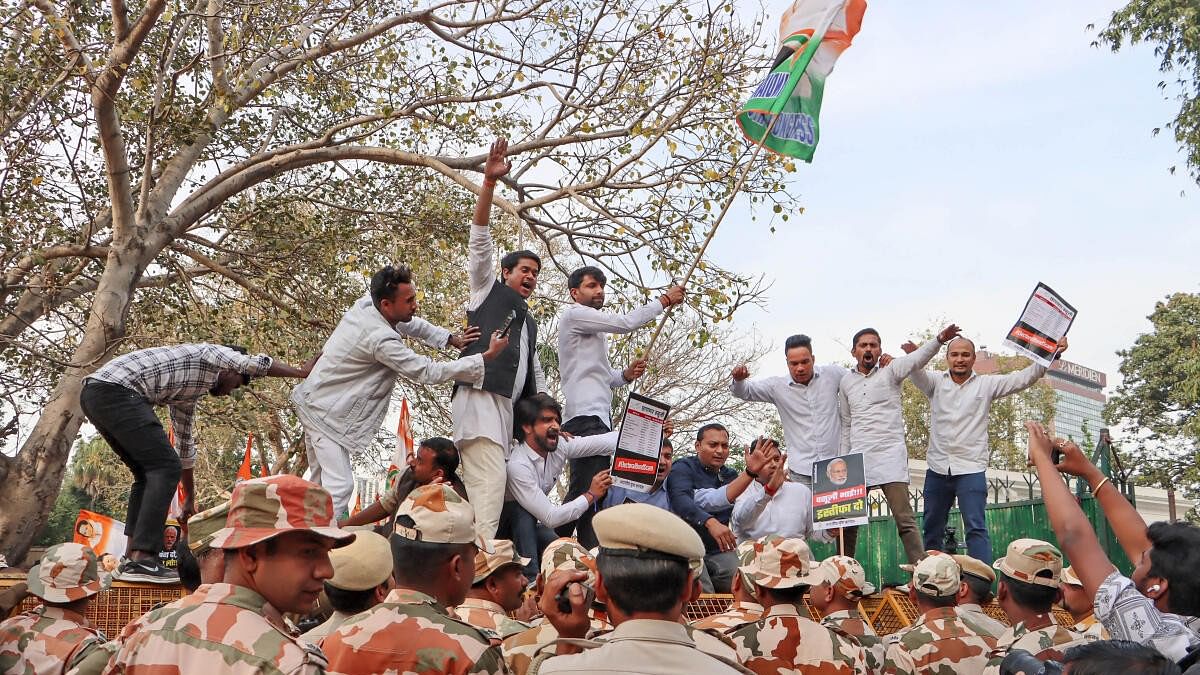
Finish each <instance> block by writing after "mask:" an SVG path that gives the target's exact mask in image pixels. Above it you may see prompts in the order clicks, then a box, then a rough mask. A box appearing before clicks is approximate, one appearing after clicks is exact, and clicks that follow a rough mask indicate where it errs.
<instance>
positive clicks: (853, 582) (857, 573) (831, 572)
mask: <svg viewBox="0 0 1200 675" xmlns="http://www.w3.org/2000/svg"><path fill="white" fill-rule="evenodd" d="M819 569H820V574H821V576H822V577H823V578H824V580H825V581H826V582H827V583H828V584H829V585H830V586H832V587H833V589H834V590H835V591H837V593H838V595H841V596H842V597H843V598H846V599H848V600H858V599H859V598H861V597H863V596H864V595H870V594H872V593H874V592H875V586H874V584H871V583H870V582H868V581H867V573H866V571H865V570H864V569H863V566H862V563H860V562H858V561H857V560H855V559H854V558H851V557H850V556H847V555H835V556H830V557H828V558H826V559H824V560H822V561H821V565H820V568H819Z"/></svg>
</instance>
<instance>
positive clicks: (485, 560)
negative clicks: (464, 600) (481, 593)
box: [471, 539, 529, 584]
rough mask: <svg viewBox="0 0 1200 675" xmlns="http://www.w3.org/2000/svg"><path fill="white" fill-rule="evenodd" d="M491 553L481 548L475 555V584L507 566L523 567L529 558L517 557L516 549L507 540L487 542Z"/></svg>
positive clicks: (473, 582)
mask: <svg viewBox="0 0 1200 675" xmlns="http://www.w3.org/2000/svg"><path fill="white" fill-rule="evenodd" d="M488 546H489V547H490V548H491V549H492V550H491V551H485V550H483V549H482V548H481V549H479V552H478V553H476V554H475V579H474V581H472V582H471V583H472V584H477V583H479V582H481V581H483V580H484V579H487V578H488V577H490V576H492V575H493V574H495V573H496V572H499V571H500V570H501V569H503V568H505V567H508V566H509V565H516V566H517V567H524V566H526V565H528V564H529V558H522V557H521V556H520V555H517V548H516V547H515V546H513V543H512V542H511V541H509V540H508V539H492V540H490V541H489V542H488Z"/></svg>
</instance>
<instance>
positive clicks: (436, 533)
mask: <svg viewBox="0 0 1200 675" xmlns="http://www.w3.org/2000/svg"><path fill="white" fill-rule="evenodd" d="M401 516H408V517H409V518H412V522H413V525H412V526H411V527H409V526H407V525H401V524H400V517H401ZM395 533H396V536H399V537H403V538H404V539H411V540H414V541H424V542H428V543H431V544H475V545H476V546H478V547H479V548H480V549H484V550H486V549H488V548H489V546H488V544H487V542H485V541H484V540H482V539H480V538H479V536H478V535H477V534H475V510H474V509H472V508H471V504H470V502H468V501H467V500H465V499H463V498H462V497H460V496H459V494H458V493H457V492H455V491H454V488H452V487H450V484H449V483H430V484H429V485H422V486H420V487H418V488H416V489H415V490H413V491H412V492H410V493H408V497H407V498H405V500H404V502H403V503H401V504H400V508H399V509H398V510H397V511H396V527H395Z"/></svg>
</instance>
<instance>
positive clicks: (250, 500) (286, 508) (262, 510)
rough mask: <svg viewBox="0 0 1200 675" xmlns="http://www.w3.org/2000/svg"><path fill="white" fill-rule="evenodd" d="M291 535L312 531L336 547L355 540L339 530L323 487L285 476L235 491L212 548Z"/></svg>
mask: <svg viewBox="0 0 1200 675" xmlns="http://www.w3.org/2000/svg"><path fill="white" fill-rule="evenodd" d="M288 532H312V533H314V534H318V535H321V536H322V537H328V538H330V539H332V540H333V541H334V546H335V547H337V546H345V545H346V544H349V543H350V542H352V541H354V533H353V532H347V531H346V530H343V529H339V528H338V526H337V521H336V520H334V517H333V499H332V498H330V496H329V493H328V492H326V491H325V488H323V487H321V486H320V485H315V484H313V483H310V482H308V481H306V480H304V479H303V478H300V477H298V476H292V475H290V474H282V475H279V476H268V477H266V478H253V479H251V480H244V481H242V482H240V483H238V484H237V487H235V488H233V496H232V497H230V498H229V515H228V516H227V517H226V519H225V527H223V528H221V529H220V530H217V531H216V532H214V533H213V538H212V542H210V543H209V546H211V547H213V548H222V549H231V548H245V547H246V546H253V545H254V544H257V543H259V542H262V541H266V540H268V539H273V538H275V537H278V536H279V535H281V534H286V533H288Z"/></svg>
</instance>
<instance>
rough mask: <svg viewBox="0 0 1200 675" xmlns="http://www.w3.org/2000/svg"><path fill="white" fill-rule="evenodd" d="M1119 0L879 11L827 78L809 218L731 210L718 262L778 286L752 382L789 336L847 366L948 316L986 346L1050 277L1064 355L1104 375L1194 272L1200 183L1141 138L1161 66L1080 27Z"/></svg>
mask: <svg viewBox="0 0 1200 675" xmlns="http://www.w3.org/2000/svg"><path fill="white" fill-rule="evenodd" d="M1122 4H1123V3H1121V2H1119V1H1112V0H1110V1H1108V2H1091V1H1088V2H1084V1H1082V0H1080V1H1076V0H1071V1H1069V2H1063V3H1046V2H1006V3H945V2H941V3H935V2H913V1H909V2H903V3H899V2H874V3H872V4H871V5H870V6H869V8H868V9H867V14H866V18H865V20H864V22H863V29H862V32H861V33H859V35H858V37H857V39H856V41H855V43H854V45H853V47H851V48H850V49H849V50H848V51H847V52H846V53H845V54H843V55H842V58H841V60H840V61H839V62H838V64H837V68H836V70H835V71H834V73H833V75H832V76H831V77H830V80H829V82H828V84H827V87H826V91H825V105H824V109H823V111H822V114H821V133H822V137H821V141H820V145H819V147H818V149H817V154H816V158H815V159H814V161H813V164H811V165H807V166H806V165H801V167H800V170H799V171H798V172H797V174H795V178H794V179H793V180H792V181H791V184H790V190H792V191H793V194H794V195H798V196H799V198H800V200H801V202H802V204H803V205H804V207H805V213H804V214H803V215H799V216H793V217H792V218H791V219H790V220H789V222H787V223H781V222H776V223H775V224H776V225H777V232H776V233H775V234H771V233H770V232H769V231H768V227H769V223H768V222H767V221H766V219H761V220H759V221H757V222H752V221H750V218H749V213H748V212H747V211H746V210H745V209H738V208H736V207H735V209H734V210H733V211H732V212H731V213H730V215H729V217H728V219H727V220H726V222H725V223H724V224H723V225H722V226H721V231H720V232H719V233H718V235H717V238H716V240H715V242H714V244H713V248H712V251H713V253H712V257H713V258H715V259H716V260H717V261H718V262H720V264H722V265H723V266H725V267H727V268H729V269H732V270H735V271H738V272H743V273H753V272H755V271H759V272H764V273H765V274H766V275H767V278H768V279H770V280H772V281H773V282H774V286H773V287H772V288H771V290H770V291H769V300H768V303H767V305H766V307H765V308H763V309H758V308H747V309H744V310H740V311H739V313H738V315H737V316H736V317H735V324H736V325H737V326H739V327H742V328H745V329H748V330H750V329H753V330H755V331H756V332H757V333H758V334H759V335H760V336H761V338H762V339H764V340H766V341H767V342H768V343H769V344H771V345H772V346H773V349H774V350H775V351H773V352H772V354H771V355H770V356H768V357H767V358H766V359H764V360H763V362H762V363H761V364H760V368H759V369H758V373H759V374H783V373H784V372H785V368H784V366H783V357H782V353H781V350H782V344H783V339H784V338H785V337H786V336H787V335H789V334H791V333H796V332H804V333H807V334H808V335H810V336H812V337H813V339H814V349H815V351H816V357H817V360H818V362H829V361H835V360H837V361H841V360H845V359H849V354H848V353H847V351H846V350H847V349H848V348H849V341H850V338H851V336H852V335H853V333H854V332H855V331H856V330H857V329H858V328H861V327H864V326H868V325H870V326H874V327H875V328H877V329H879V331H880V332H881V333H882V336H883V341H884V346H885V348H886V349H887V350H889V351H891V352H892V353H893V354H899V353H900V351H899V344H900V343H901V342H903V341H904V340H905V339H907V337H908V336H909V335H910V334H912V333H914V332H917V331H920V330H922V329H924V328H927V327H929V326H930V325H931V324H932V323H933V322H935V321H937V320H938V319H939V318H942V317H944V318H947V319H951V320H953V321H955V322H957V323H958V324H959V325H960V326H962V327H963V328H964V330H965V332H966V334H967V335H968V336H969V337H971V338H974V339H975V340H976V342H977V343H978V344H980V345H987V346H989V347H991V348H992V349H993V350H996V349H998V348H1000V347H1001V346H1002V344H1001V342H1002V339H1003V337H1004V335H1005V333H1006V332H1007V330H1008V328H1009V327H1011V325H1012V323H1013V321H1014V320H1015V319H1016V317H1017V315H1018V313H1019V312H1020V310H1021V308H1022V306H1023V304H1024V302H1025V300H1026V299H1027V297H1028V295H1029V293H1030V291H1032V289H1033V286H1034V284H1035V283H1036V282H1038V281H1043V282H1045V283H1047V284H1049V285H1050V286H1051V287H1053V288H1054V289H1055V290H1057V291H1058V292H1059V293H1061V294H1062V295H1063V296H1065V298H1066V299H1067V300H1068V301H1069V302H1071V303H1072V304H1074V305H1075V307H1076V308H1077V309H1078V311H1079V315H1078V317H1077V319H1076V322H1075V325H1074V327H1073V328H1072V330H1071V333H1070V337H1071V342H1072V346H1071V349H1070V352H1069V353H1068V356H1067V358H1069V359H1071V360H1073V361H1076V362H1079V363H1082V364H1084V365H1087V366H1090V367H1093V368H1096V369H1098V370H1101V371H1104V372H1106V373H1108V374H1109V377H1110V380H1109V382H1110V385H1111V384H1112V383H1113V382H1114V379H1113V378H1114V376H1115V375H1116V374H1117V365H1118V363H1119V359H1118V358H1117V356H1116V355H1115V353H1114V352H1115V351H1116V350H1118V349H1121V348H1125V347H1127V346H1129V345H1130V344H1132V342H1133V340H1134V339H1135V338H1136V337H1137V335H1138V334H1139V333H1141V332H1144V331H1146V330H1148V328H1149V326H1150V324H1149V322H1148V321H1146V319H1145V317H1146V315H1148V314H1149V313H1150V312H1151V310H1152V309H1153V306H1154V302H1155V301H1156V300H1158V299H1161V298H1162V297H1164V296H1165V295H1166V294H1168V293H1171V292H1176V291H1188V292H1196V291H1197V290H1198V281H1200V274H1198V273H1197V269H1198V267H1197V262H1196V255H1195V254H1196V252H1197V251H1200V228H1198V227H1197V225H1198V224H1200V216H1198V215H1197V202H1196V199H1197V195H1198V194H1200V189H1197V187H1196V185H1195V184H1193V183H1191V182H1190V180H1189V179H1187V178H1186V176H1185V171H1184V170H1183V167H1182V165H1180V174H1181V175H1178V176H1171V175H1170V174H1169V173H1168V167H1170V166H1171V165H1172V164H1177V163H1179V161H1180V160H1181V157H1180V156H1179V154H1178V152H1177V150H1176V146H1175V143H1174V140H1173V139H1172V138H1170V137H1169V135H1168V134H1163V135H1161V136H1159V137H1153V136H1152V134H1151V130H1152V129H1153V128H1154V127H1156V126H1159V125H1161V124H1162V123H1164V122H1166V121H1167V120H1169V119H1171V118H1173V117H1174V113H1175V110H1176V109H1177V104H1176V102H1174V101H1168V100H1164V99H1163V95H1162V94H1161V93H1160V92H1159V90H1158V89H1157V87H1156V84H1157V82H1158V81H1159V80H1160V79H1161V77H1160V75H1159V73H1158V71H1157V67H1156V66H1157V61H1156V59H1155V58H1154V56H1153V54H1152V52H1151V50H1150V49H1149V48H1147V47H1144V46H1143V47H1139V48H1136V49H1134V50H1128V49H1127V50H1125V51H1122V52H1120V53H1118V54H1113V53H1112V52H1111V51H1109V50H1108V49H1106V48H1105V49H1098V48H1094V47H1092V46H1090V43H1091V41H1092V39H1093V38H1094V35H1095V30H1093V31H1088V30H1087V29H1086V26H1087V24H1089V23H1095V24H1097V26H1103V25H1105V24H1106V23H1107V20H1108V17H1109V16H1110V15H1111V13H1112V11H1113V10H1114V9H1116V8H1117V7H1119V6H1121V5H1122ZM770 9H771V10H772V11H773V13H774V17H777V16H778V13H779V11H781V10H782V9H783V5H782V4H780V6H779V7H774V6H771V7H770ZM774 17H773V18H771V19H769V21H768V27H769V30H770V31H771V32H772V34H773V33H774V31H775V27H776V26H777V25H778V19H777V18H774ZM771 39H772V40H774V37H772V38H771ZM1181 193H1185V194H1181ZM1110 390H1111V387H1110Z"/></svg>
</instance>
